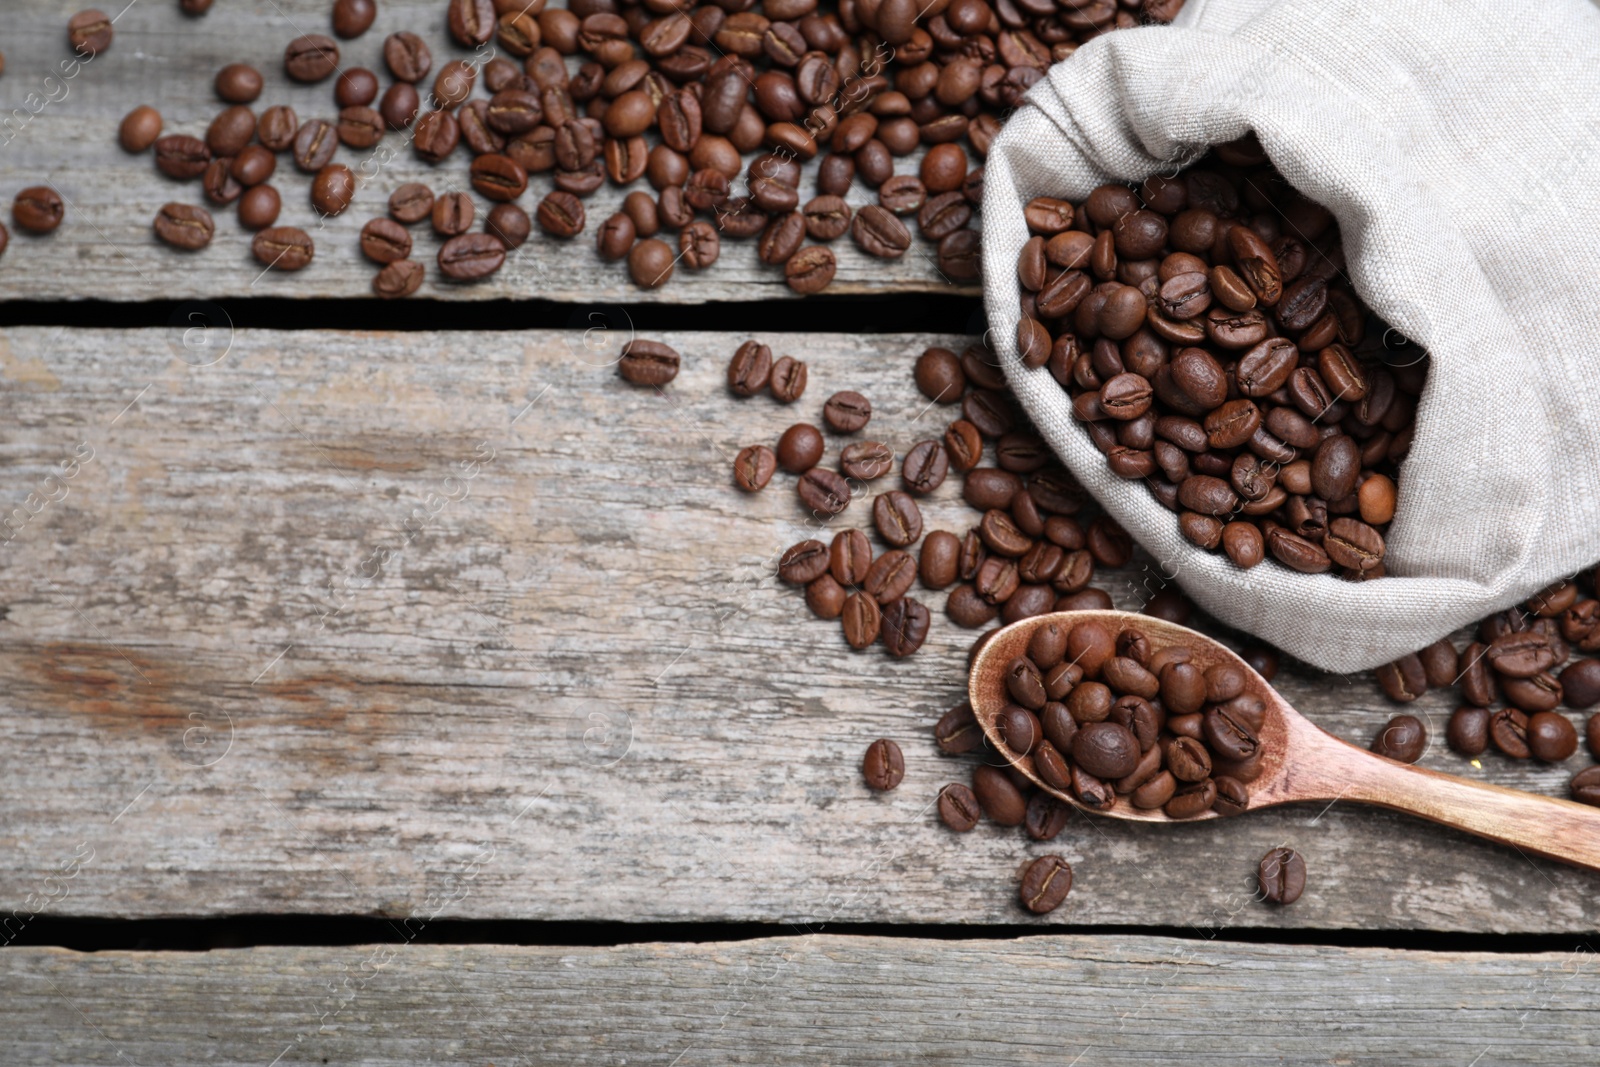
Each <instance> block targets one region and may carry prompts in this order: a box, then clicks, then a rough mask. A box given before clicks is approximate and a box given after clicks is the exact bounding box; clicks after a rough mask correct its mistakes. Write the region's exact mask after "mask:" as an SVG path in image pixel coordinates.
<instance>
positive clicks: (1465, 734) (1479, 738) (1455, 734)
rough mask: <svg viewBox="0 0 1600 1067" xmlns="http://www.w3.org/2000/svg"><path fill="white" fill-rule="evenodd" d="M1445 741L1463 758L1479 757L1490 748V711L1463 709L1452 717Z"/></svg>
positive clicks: (1486, 709)
mask: <svg viewBox="0 0 1600 1067" xmlns="http://www.w3.org/2000/svg"><path fill="white" fill-rule="evenodd" d="M1445 740H1446V741H1447V742H1449V745H1450V747H1451V748H1452V749H1454V750H1455V751H1457V752H1459V753H1460V754H1461V755H1463V756H1479V755H1482V754H1483V752H1484V750H1485V749H1487V748H1488V747H1489V709H1488V708H1475V707H1462V708H1457V709H1456V710H1455V711H1454V712H1453V713H1452V714H1451V716H1450V723H1449V725H1448V726H1446V728H1445Z"/></svg>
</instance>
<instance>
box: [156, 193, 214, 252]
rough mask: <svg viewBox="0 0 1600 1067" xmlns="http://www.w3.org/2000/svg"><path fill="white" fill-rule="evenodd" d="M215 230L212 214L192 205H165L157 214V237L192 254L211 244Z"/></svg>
mask: <svg viewBox="0 0 1600 1067" xmlns="http://www.w3.org/2000/svg"><path fill="white" fill-rule="evenodd" d="M215 229H216V226H215V224H214V223H213V222H212V221H211V213H210V212H208V211H206V210H205V209H204V208H198V207H194V206H193V205H190V204H163V205H162V207H161V210H160V211H158V212H157V213H156V219H155V231H156V236H157V237H159V238H161V240H162V241H164V242H166V243H167V244H169V245H171V246H172V247H174V248H181V249H183V250H185V251H189V252H192V251H195V250H196V249H200V248H204V247H205V246H206V245H208V244H210V243H211V234H212V233H213V231H214V230H215Z"/></svg>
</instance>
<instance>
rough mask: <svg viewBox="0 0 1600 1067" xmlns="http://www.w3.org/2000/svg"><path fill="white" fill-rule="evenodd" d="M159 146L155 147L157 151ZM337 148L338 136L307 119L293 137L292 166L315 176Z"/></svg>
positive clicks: (322, 125) (317, 122)
mask: <svg viewBox="0 0 1600 1067" xmlns="http://www.w3.org/2000/svg"><path fill="white" fill-rule="evenodd" d="M160 147H161V146H160V145H159V144H158V145H157V146H156V149H157V151H159V150H160ZM338 147H339V134H338V131H337V130H335V129H334V128H333V126H332V125H330V124H329V123H326V122H324V121H323V120H322V119H307V120H306V121H305V122H303V123H301V125H300V129H299V130H298V131H296V133H295V135H294V165H295V166H297V167H299V168H300V169H301V170H303V171H305V172H306V173H307V174H315V173H316V172H317V171H319V170H321V169H322V168H323V167H326V166H327V165H328V164H329V163H331V162H332V161H333V153H334V151H335V150H336V149H337V148H338Z"/></svg>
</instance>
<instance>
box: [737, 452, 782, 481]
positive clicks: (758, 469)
mask: <svg viewBox="0 0 1600 1067" xmlns="http://www.w3.org/2000/svg"><path fill="white" fill-rule="evenodd" d="M777 469H778V459H777V456H776V455H774V453H773V451H772V449H770V448H768V447H767V446H766V445H750V446H749V447H748V448H744V449H741V450H740V452H739V454H738V456H736V457H734V461H733V484H734V485H737V486H738V487H739V488H740V489H743V490H744V491H745V492H747V493H754V492H757V491H758V490H761V489H765V488H766V486H767V483H768V482H770V481H772V475H773V474H774V473H775V472H776V471H777Z"/></svg>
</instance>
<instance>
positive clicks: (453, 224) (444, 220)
mask: <svg viewBox="0 0 1600 1067" xmlns="http://www.w3.org/2000/svg"><path fill="white" fill-rule="evenodd" d="M476 212H477V208H475V207H474V206H473V204H472V198H471V197H470V196H468V195H467V194H466V193H445V194H444V195H443V196H441V197H439V198H438V199H437V200H435V201H434V202H433V208H432V210H431V211H430V212H429V219H430V221H431V222H432V223H433V232H435V233H437V234H438V235H439V236H441V237H455V236H456V235H458V234H463V233H466V232H467V230H469V229H471V228H472V218H473V215H474V214H475V213H476Z"/></svg>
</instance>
